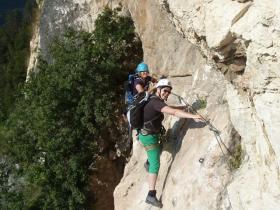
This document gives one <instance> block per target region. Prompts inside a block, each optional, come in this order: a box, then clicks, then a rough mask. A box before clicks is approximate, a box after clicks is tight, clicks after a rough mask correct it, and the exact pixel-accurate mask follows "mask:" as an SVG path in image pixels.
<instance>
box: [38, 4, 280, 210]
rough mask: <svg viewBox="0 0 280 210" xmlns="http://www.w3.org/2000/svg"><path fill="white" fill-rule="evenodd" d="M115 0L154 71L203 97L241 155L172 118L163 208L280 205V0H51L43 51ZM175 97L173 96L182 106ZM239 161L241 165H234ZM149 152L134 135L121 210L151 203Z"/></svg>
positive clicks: (193, 97)
mask: <svg viewBox="0 0 280 210" xmlns="http://www.w3.org/2000/svg"><path fill="white" fill-rule="evenodd" d="M119 2H121V3H122V5H123V6H124V14H127V15H130V16H131V17H132V19H133V20H134V23H135V26H136V31H137V33H138V34H139V36H140V38H141V40H142V45H143V51H144V61H145V62H147V63H148V64H149V65H150V69H151V71H152V73H154V74H157V75H166V76H168V77H169V78H170V79H171V81H172V82H173V84H174V93H176V94H179V95H181V96H182V97H184V98H185V100H186V101H188V103H191V104H194V105H195V103H196V102H197V100H198V99H205V100H206V101H207V106H206V108H204V109H202V110H199V112H200V113H202V114H204V115H205V116H207V117H208V118H209V119H211V123H212V124H213V125H215V127H216V128H217V129H218V130H219V131H221V133H220V135H219V136H217V138H220V139H221V140H222V141H223V143H224V144H225V145H226V146H227V147H228V148H229V149H230V150H231V152H232V153H233V155H236V157H235V158H236V160H235V159H232V158H230V157H229V155H228V153H227V151H226V149H225V147H224V146H223V145H221V146H222V149H223V152H222V151H221V149H220V145H219V143H218V141H217V139H216V138H215V135H214V133H213V132H212V131H211V130H209V127H208V126H204V125H203V124H201V123H195V122H193V121H191V120H182V119H177V118H175V117H171V116H166V120H165V127H166V128H167V129H168V134H169V135H168V136H169V137H168V141H167V142H166V143H165V144H164V146H163V151H162V154H161V168H160V171H159V178H158V183H157V187H156V188H157V190H158V196H159V197H161V199H162V202H163V209H166V210H170V209H178V210H179V209H180V210H181V209H195V210H204V209H205V210H208V209H246V210H248V209H252V210H262V209H273V210H275V209H276V210H277V209H280V183H279V178H280V177H279V173H280V172H279V165H280V144H279V136H280V120H279V119H280V93H279V88H280V12H279V11H280V2H279V1H273V0H252V1H246V0H237V1H234V0H196V1H193V0H153V1H152V0H123V1H116V0H115V1H114V0H113V1H105V0H72V1H70V0H68V1H66V0H63V1H62V0H59V1H58V0H52V1H51V0H45V1H44V5H43V8H42V16H41V23H40V30H39V31H40V32H39V33H40V34H39V35H40V42H39V48H40V49H41V51H42V53H43V54H45V56H46V57H47V51H46V46H47V45H48V43H49V40H50V38H51V37H53V36H55V35H59V34H60V33H61V31H62V30H63V27H64V26H69V25H70V26H72V27H73V26H74V27H76V28H77V29H79V28H81V29H84V30H87V31H91V30H93V29H94V20H95V18H96V17H97V14H99V13H100V11H101V9H102V8H103V7H104V6H105V5H109V6H112V7H114V6H116V5H118V3H119ZM172 97H173V98H172ZM172 97H171V98H170V101H169V103H177V102H176V101H177V98H176V97H174V96H172ZM240 144H241V148H242V152H241V153H240V154H238V149H237V148H238V147H239V145H240ZM223 153H224V154H223ZM201 158H202V159H203V160H204V161H203V162H202V163H200V162H199V161H198V160H199V159H201ZM238 158H241V165H240V167H239V168H237V169H232V168H231V169H230V167H229V165H230V161H233V162H234V161H237V162H238ZM145 159H146V156H145V151H144V149H143V148H142V147H141V145H140V144H139V143H138V142H137V141H136V140H135V141H134V145H133V151H132V156H131V159H130V161H129V162H128V163H127V166H126V168H125V171H124V176H123V178H122V180H121V182H120V183H119V185H118V186H117V187H116V189H115V192H114V203H115V209H116V210H125V209H130V210H136V209H141V210H143V209H154V208H153V207H150V206H148V205H146V204H145V197H146V193H147V191H148V183H147V175H148V174H147V172H146V171H145V169H144V167H143V163H144V162H145Z"/></svg>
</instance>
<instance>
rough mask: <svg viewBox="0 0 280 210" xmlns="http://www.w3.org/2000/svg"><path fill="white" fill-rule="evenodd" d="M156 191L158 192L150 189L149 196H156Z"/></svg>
mask: <svg viewBox="0 0 280 210" xmlns="http://www.w3.org/2000/svg"><path fill="white" fill-rule="evenodd" d="M156 193H157V191H156V190H149V193H148V195H149V196H152V197H155V196H156Z"/></svg>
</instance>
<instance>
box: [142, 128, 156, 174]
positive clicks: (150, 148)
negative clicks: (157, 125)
mask: <svg viewBox="0 0 280 210" xmlns="http://www.w3.org/2000/svg"><path fill="white" fill-rule="evenodd" d="M139 140H140V142H141V143H142V144H143V146H144V147H145V149H146V152H147V155H148V161H149V173H152V174H158V171H159V166H160V160H159V157H160V146H159V144H158V140H159V134H151V135H145V136H144V135H142V134H141V133H140V134H139Z"/></svg>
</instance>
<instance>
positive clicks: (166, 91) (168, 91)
mask: <svg viewBox="0 0 280 210" xmlns="http://www.w3.org/2000/svg"><path fill="white" fill-rule="evenodd" d="M163 92H164V93H168V94H170V93H171V91H170V90H166V89H163Z"/></svg>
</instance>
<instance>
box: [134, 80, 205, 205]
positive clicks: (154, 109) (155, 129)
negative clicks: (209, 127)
mask: <svg viewBox="0 0 280 210" xmlns="http://www.w3.org/2000/svg"><path fill="white" fill-rule="evenodd" d="M171 90H172V85H171V83H170V81H169V80H168V79H161V80H159V82H158V83H157V84H156V93H155V94H154V97H151V98H150V100H149V101H148V102H147V104H145V106H144V110H143V120H144V125H143V127H142V129H141V130H140V134H139V140H140V142H141V143H142V145H143V146H144V148H145V150H146V153H147V156H148V161H147V162H146V163H145V168H146V169H148V172H149V177H148V182H149V192H148V195H147V197H146V203H148V204H151V205H153V206H156V207H159V208H161V207H162V203H161V201H159V200H158V199H157V197H156V190H155V186H156V180H157V175H158V171H159V167H160V150H161V149H160V145H159V135H160V132H161V130H162V129H161V128H162V121H163V119H164V115H163V114H164V113H166V114H170V115H174V116H176V117H179V118H192V119H195V121H203V119H202V117H201V116H200V115H198V114H191V113H188V112H185V111H183V110H181V109H180V108H174V107H171V106H168V105H167V104H166V103H165V101H167V99H168V96H169V95H170V93H171Z"/></svg>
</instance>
